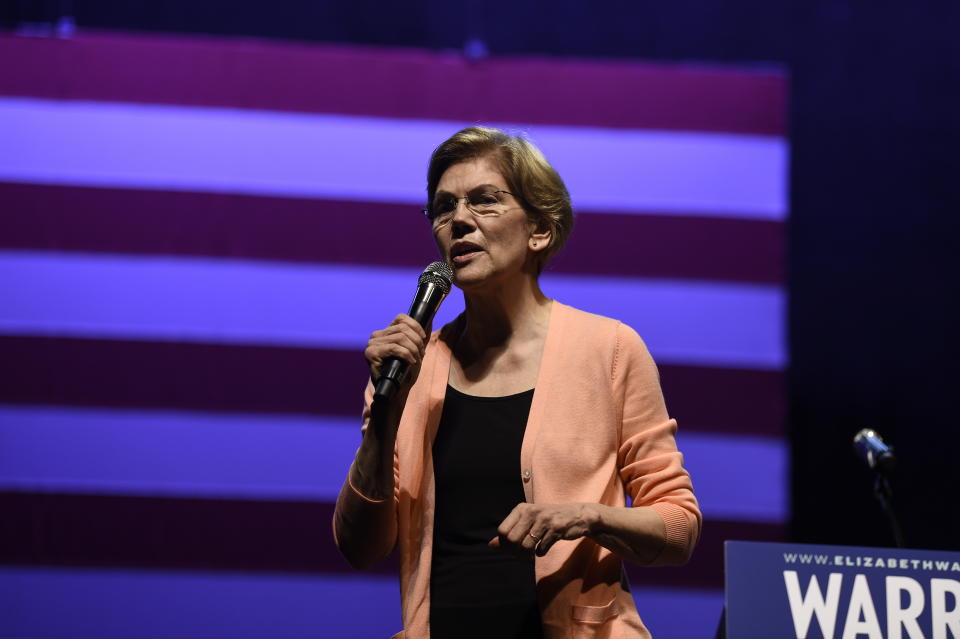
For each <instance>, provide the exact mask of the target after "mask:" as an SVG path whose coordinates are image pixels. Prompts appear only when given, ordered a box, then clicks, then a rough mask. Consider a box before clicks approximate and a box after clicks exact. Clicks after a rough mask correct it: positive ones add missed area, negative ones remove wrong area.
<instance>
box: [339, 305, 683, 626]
mask: <svg viewBox="0 0 960 639" xmlns="http://www.w3.org/2000/svg"><path fill="white" fill-rule="evenodd" d="M457 324H458V322H456V321H455V322H452V323H451V324H448V325H447V326H445V327H444V328H443V329H442V330H440V331H435V332H434V333H433V334H432V335H431V337H430V341H429V343H428V346H427V350H426V354H425V356H424V360H423V365H422V367H421V370H420V376H419V378H418V379H417V382H416V384H414V386H413V388H412V389H411V391H410V395H409V397H408V399H407V404H406V406H405V408H404V413H403V417H402V418H401V421H400V426H399V431H398V433H397V444H396V450H395V455H394V460H395V465H394V477H395V479H396V482H395V492H394V499H393V500H383V501H375V500H372V499H369V498H367V497H365V496H364V495H361V494H360V493H359V492H358V491H357V490H356V489H354V488H353V486H352V485H351V484H350V482H349V480H348V481H347V482H346V483H345V484H344V487H343V489H342V491H341V493H340V497H339V499H338V500H337V507H336V511H335V513H334V518H333V528H334V538H335V539H336V540H337V544H338V545H339V544H340V540H341V539H344V538H346V537H347V536H351V538H352V539H351V541H359V540H362V547H363V548H365V549H366V553H367V557H366V559H369V562H368V563H373V562H374V561H378V560H380V559H382V558H384V557H386V556H387V555H388V554H389V553H390V552H391V551H392V549H393V548H394V547H395V546H398V547H399V550H400V598H401V605H402V616H403V627H404V631H403V632H401V633H399V634H398V635H396V636H397V637H405V638H406V639H414V638H416V639H420V638H427V637H429V627H428V626H429V618H430V561H431V557H432V543H433V504H434V483H433V481H434V479H433V467H432V458H431V448H432V444H433V439H434V436H435V435H436V430H437V426H438V424H439V422H440V414H441V412H442V411H443V399H444V395H445V393H446V388H447V378H448V375H449V370H450V358H451V351H450V347H449V346H448V343H447V340H449V339H450V337H451V335H453V334H455V332H456V328H455V327H456V326H457ZM371 397H372V390H371V387H370V386H369V385H368V387H367V393H366V407H365V409H364V420H363V426H364V428H365V427H366V425H367V423H368V421H369V404H370V401H371ZM676 429H677V424H676V421H675V420H673V419H670V418H669V417H668V416H667V412H666V407H665V406H664V402H663V395H662V393H661V391H660V382H659V376H658V374H657V369H656V366H655V364H654V362H653V359H652V358H651V357H650V354H649V352H648V351H647V348H646V346H645V345H644V343H643V341H641V339H640V337H639V336H638V335H637V333H636V332H635V331H634V330H633V329H631V328H630V327H628V326H626V325H624V324H622V323H620V322H617V321H615V320H612V319H608V318H605V317H601V316H599V315H592V314H589V313H585V312H583V311H579V310H577V309H574V308H572V307H569V306H565V305H563V304H560V303H558V302H554V303H553V307H552V310H551V314H550V323H549V327H548V329H547V337H546V342H545V344H544V349H543V359H542V361H541V365H540V372H539V376H538V379H537V385H536V390H535V391H534V395H533V402H532V405H531V407H530V415H529V418H528V421H527V427H526V432H525V434H524V437H523V444H522V447H521V451H520V460H519V461H520V463H519V465H518V467H517V474H518V479H519V480H520V481H522V482H523V490H524V494H525V495H526V500H527V501H528V502H531V503H563V502H594V503H601V504H606V505H610V506H626V499H625V494H626V495H629V497H630V500H631V503H632V504H633V505H634V506H650V507H651V508H653V509H655V510H656V512H657V513H659V514H660V516H661V517H662V518H663V521H664V524H665V525H666V531H667V535H666V544H665V545H664V547H663V549H662V550H661V552H660V554H659V556H658V557H657V559H656V560H655V561H654V562H653V563H654V564H659V565H665V564H679V563H683V562H684V561H686V559H687V558H688V557H689V555H690V552H691V551H692V549H693V546H694V545H695V544H696V541H697V538H698V537H699V534H700V526H701V516H700V511H699V508H698V506H697V501H696V498H695V497H694V495H693V486H692V484H691V482H690V476H689V474H688V473H687V471H686V470H684V468H683V457H682V455H681V454H680V453H679V452H678V451H677V446H676V442H675V440H674V435H675V433H676ZM477 489H478V490H482V486H478V487H477ZM535 572H536V578H537V598H538V600H539V602H540V609H541V617H542V620H543V627H544V635H545V636H546V637H547V638H548V639H559V638H561V637H563V638H567V637H624V638H626V637H630V638H635V637H636V638H645V637H650V633H649V632H648V631H647V629H646V627H644V625H643V623H642V622H641V621H640V617H639V615H638V614H637V610H636V607H635V606H634V602H633V598H632V596H631V595H630V593H629V592H627V591H626V590H625V588H624V587H623V585H622V584H624V583H626V577H625V576H624V572H623V566H622V563H621V561H620V558H619V557H618V556H617V555H615V554H614V553H612V552H611V551H609V550H607V549H606V548H603V547H602V546H600V545H598V544H596V543H595V542H593V541H592V540H590V539H585V538H584V539H579V540H576V541H559V542H557V543H556V544H555V545H554V546H553V547H552V548H551V549H550V551H549V552H548V553H547V554H546V555H545V556H544V557H538V558H536V562H535Z"/></svg>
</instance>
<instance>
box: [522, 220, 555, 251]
mask: <svg viewBox="0 0 960 639" xmlns="http://www.w3.org/2000/svg"><path fill="white" fill-rule="evenodd" d="M552 239H553V232H552V231H551V230H550V225H549V224H547V221H546V220H540V221H539V222H538V223H537V225H536V226H534V228H533V229H531V233H530V238H529V239H528V240H527V247H528V248H529V249H530V250H531V251H534V252H538V251H543V250H545V249H546V248H547V247H548V246H550V241H551V240H552Z"/></svg>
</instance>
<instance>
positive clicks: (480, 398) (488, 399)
mask: <svg viewBox="0 0 960 639" xmlns="http://www.w3.org/2000/svg"><path fill="white" fill-rule="evenodd" d="M535 390H536V388H529V389H527V390H525V391H520V392H519V393H512V394H510V395H495V396H492V397H491V396H487V395H470V394H468V393H464V392H463V391H462V390H458V389H456V388H454V387H453V385H452V384H449V383H448V384H447V392H448V393H451V392H452V393H453V394H454V395H457V396H459V397H461V398H463V399H469V400H474V401H479V402H491V401H494V402H495V401H504V400H510V399H521V398H524V397H525V396H527V395H530V396H532V395H533V391H535Z"/></svg>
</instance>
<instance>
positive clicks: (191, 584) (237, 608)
mask: <svg viewBox="0 0 960 639" xmlns="http://www.w3.org/2000/svg"><path fill="white" fill-rule="evenodd" d="M633 594H634V599H635V601H636V602H637V608H638V609H639V612H640V616H641V617H642V618H643V620H644V623H645V624H647V626H648V627H649V628H650V629H651V630H652V631H653V633H654V636H655V637H669V638H670V639H704V638H705V637H712V636H713V632H714V631H715V630H716V627H717V621H718V620H719V618H720V611H721V609H722V606H723V593H722V591H719V590H688V589H679V588H677V589H674V588H658V589H651V588H638V589H635V590H634V593H633ZM400 628H401V624H400V593H399V587H398V585H397V581H396V579H394V578H389V577H361V576H357V577H331V576H296V575H262V574H260V575H245V574H236V573H230V574H225V573H203V572H189V573H185V572H172V571H134V570H123V571H121V570H90V569H56V568H0V636H3V637H99V638H100V639H114V638H116V639H128V638H129V637H139V638H141V639H152V638H158V639H160V638H163V639H167V638H169V637H231V638H232V639H245V638H248V637H249V638H257V639H261V638H263V637H271V638H273V639H283V638H286V637H291V638H292V637H384V638H385V637H389V636H391V635H392V634H393V633H395V632H398V631H399V630H400Z"/></svg>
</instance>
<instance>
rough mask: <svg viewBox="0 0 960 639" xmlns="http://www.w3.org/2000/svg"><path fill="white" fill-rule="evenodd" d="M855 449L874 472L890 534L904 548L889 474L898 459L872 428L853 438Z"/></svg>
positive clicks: (874, 481) (874, 483)
mask: <svg viewBox="0 0 960 639" xmlns="http://www.w3.org/2000/svg"><path fill="white" fill-rule="evenodd" d="M853 448H854V450H856V451H857V455H859V457H860V458H861V459H862V460H863V461H864V462H866V464H867V466H869V467H870V470H872V471H873V472H874V480H873V495H874V497H876V498H877V501H878V502H880V507H881V508H882V509H883V513H884V514H885V515H886V516H887V523H888V524H889V525H890V532H891V533H892V534H893V541H894V543H895V544H896V545H897V548H903V547H904V541H903V530H902V529H901V528H900V522H899V520H898V519H897V514H896V513H895V512H894V510H893V491H892V490H891V489H890V482H889V481H888V480H887V474H888V473H889V472H890V471H891V470H893V469H894V467H895V466H896V465H897V458H896V457H894V456H893V448H891V447H890V446H888V445H887V444H886V442H884V441H883V438H882V437H880V434H879V433H877V431H875V430H873V429H872V428H864V429H862V430H861V431H860V432H859V433H857V434H856V435H855V436H854V437H853Z"/></svg>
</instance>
